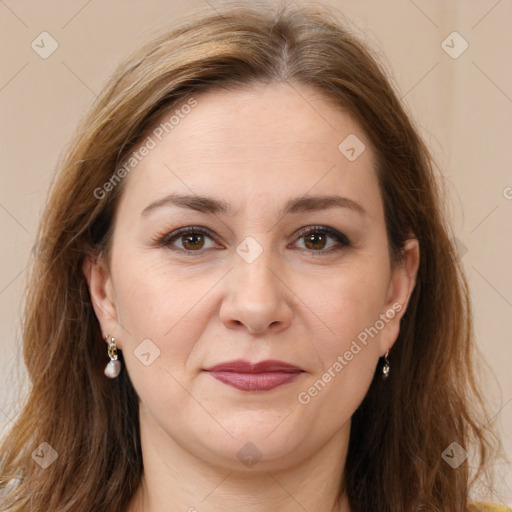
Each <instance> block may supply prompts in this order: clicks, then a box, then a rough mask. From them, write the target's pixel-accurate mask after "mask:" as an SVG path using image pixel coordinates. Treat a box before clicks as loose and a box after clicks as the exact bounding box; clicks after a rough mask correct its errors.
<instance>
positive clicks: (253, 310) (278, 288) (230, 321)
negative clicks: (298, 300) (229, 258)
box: [220, 252, 292, 335]
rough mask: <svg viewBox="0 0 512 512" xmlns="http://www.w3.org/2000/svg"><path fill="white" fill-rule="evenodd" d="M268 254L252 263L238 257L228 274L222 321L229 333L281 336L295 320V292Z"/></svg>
mask: <svg viewBox="0 0 512 512" xmlns="http://www.w3.org/2000/svg"><path fill="white" fill-rule="evenodd" d="M264 255H265V252H263V254H262V255H260V256H259V257H258V259H257V260H256V261H254V262H252V263H247V262H246V261H244V260H243V259H242V258H239V257H238V256H236V257H235V262H234V267H235V268H234V269H233V270H232V271H231V272H230V273H229V274H228V276H227V279H229V282H228V290H227V292H226V296H225V298H224V300H223V302H222V305H221V308H220V319H221V321H222V322H223V323H224V325H225V326H226V327H227V328H228V329H238V330H247V331H248V332H249V333H250V334H263V335H264V334H270V333H273V334H275V333H278V332H280V331H282V330H284V329H286V328H287V327H289V325H290V323H291V319H292V309H291V303H290V299H291V296H292V294H291V292H290V291H289V289H288V288H287V286H286V285H285V284H284V283H283V282H282V281H281V279H280V278H279V277H278V276H279V274H280V272H279V270H278V269H274V268H271V263H272V262H271V261H270V258H267V257H265V256H264Z"/></svg>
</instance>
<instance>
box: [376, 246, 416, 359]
mask: <svg viewBox="0 0 512 512" xmlns="http://www.w3.org/2000/svg"><path fill="white" fill-rule="evenodd" d="M402 254H403V256H402V259H401V261H399V262H398V263H396V265H395V266H394V268H393V270H392V273H391V278H390V281H389V287H388V294H387V299H386V304H385V307H384V310H383V311H382V313H383V314H384V315H385V316H386V318H383V317H382V315H381V318H383V319H384V320H385V322H386V326H385V329H383V330H382V331H381V336H380V338H379V351H380V355H381V356H383V355H384V354H385V353H386V352H387V351H388V350H390V349H391V347H392V346H393V344H394V343H395V341H396V340H397V338H398V334H399V333H400V320H401V318H402V316H403V315H404V313H405V311H406V309H407V305H408V303H409V299H410V298H411V294H412V292H413V290H414V287H415V286H416V277H417V274H418V268H419V265H420V246H419V242H418V240H417V239H416V238H410V239H409V240H407V241H406V242H405V244H404V248H403V251H402Z"/></svg>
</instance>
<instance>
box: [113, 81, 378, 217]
mask: <svg viewBox="0 0 512 512" xmlns="http://www.w3.org/2000/svg"><path fill="white" fill-rule="evenodd" d="M191 100H192V101H191ZM187 105H188V106H187ZM146 141H147V142H149V143H148V144H147V145H148V146H151V149H150V150H149V151H148V152H147V154H146V156H144V157H143V158H140V161H139V162H138V163H137V165H136V166H135V168H134V170H133V171H132V172H130V174H129V175H128V177H127V178H125V179H126V181H127V182H128V183H125V186H126V189H125V192H124V194H123V195H124V196H125V197H124V198H123V199H122V202H126V201H131V202H135V203H137V202H138V203H140V204H138V205H137V207H139V206H141V207H142V208H143V207H144V205H142V201H144V202H146V203H147V202H148V200H149V201H151V200H153V201H154V200H157V199H158V198H159V196H161V195H163V193H164V192H167V193H169V192H173V191H175V190H177V189H179V191H181V192H186V193H189V194H190V193H197V194H205V193H212V194H215V195H217V196H224V197H225V196H229V197H230V199H228V200H229V202H231V203H235V204H234V206H235V207H237V206H239V207H241V206H243V204H244V202H246V201H248V200H250V199H251V198H254V197H256V196H261V195H263V194H265V195H267V196H272V197H273V200H276V201H279V200H281V199H282V200H283V201H285V200H286V199H287V198H288V197H289V196H290V195H295V196H296V195H304V194H307V193H309V191H311V192H310V193H316V192H318V193H319V194H326V193H332V192H333V191H334V189H339V190H338V191H339V192H343V193H345V192H346V194H344V195H348V194H353V195H354V196H359V199H361V196H363V195H366V196H367V197H366V199H367V200H370V199H373V201H374V202H375V201H377V202H378V201H379V195H380V194H379V191H378V185H377V181H376V176H375V173H374V170H373V162H374V157H373V150H372V148H371V142H370V141H369V139H368V137H367V136H366V134H365V133H364V132H363V131H362V129H361V127H360V125H359V124H358V122H357V121H356V120H355V119H354V118H353V116H352V115H351V114H350V113H348V112H346V111H344V110H343V109H341V108H340V107H339V106H337V105H335V104H334V102H333V101H332V100H330V99H328V98H327V97H326V96H325V95H323V94H322V93H321V92H318V91H317V90H315V89H312V88H309V87H306V86H300V85H293V86H291V85H289V84H287V83H274V84H270V85H264V84H258V85H254V86H251V87H247V88H244V89H235V90H210V91H207V92H201V93H200V94H198V95H196V96H191V97H190V98H188V100H185V101H183V102H181V103H180V104H178V105H176V106H174V107H173V108H172V109H171V110H170V111H168V112H166V113H165V114H163V115H162V117H161V118H160V119H159V121H158V122H157V123H156V124H155V126H154V128H153V129H152V130H151V131H150V132H149V139H146ZM347 141H348V142H347ZM347 150H348V152H347ZM354 156H355V157H356V158H354ZM281 196H282V197H281ZM141 198H143V199H141ZM354 199H355V198H354ZM236 203H238V204H236ZM377 206H378V204H377Z"/></svg>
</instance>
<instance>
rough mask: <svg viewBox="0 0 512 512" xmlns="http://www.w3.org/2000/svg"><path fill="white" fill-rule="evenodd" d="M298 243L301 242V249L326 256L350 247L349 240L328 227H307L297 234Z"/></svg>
mask: <svg viewBox="0 0 512 512" xmlns="http://www.w3.org/2000/svg"><path fill="white" fill-rule="evenodd" d="M298 235H299V241H303V246H302V247H300V248H301V249H304V250H307V251H308V252H310V253H312V254H315V253H318V254H328V253H331V252H333V251H336V250H339V249H342V248H343V247H348V246H350V245H351V244H350V240H349V239H348V238H347V237H346V236H345V235H344V234H343V233H340V232H339V231H336V230H335V229H333V228H330V227H328V226H309V227H306V228H304V229H301V230H300V232H299V233H298Z"/></svg>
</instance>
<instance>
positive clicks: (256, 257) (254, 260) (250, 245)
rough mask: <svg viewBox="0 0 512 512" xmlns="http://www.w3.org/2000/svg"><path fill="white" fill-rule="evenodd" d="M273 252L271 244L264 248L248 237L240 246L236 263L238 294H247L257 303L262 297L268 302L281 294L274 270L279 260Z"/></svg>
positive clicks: (268, 243)
mask: <svg viewBox="0 0 512 512" xmlns="http://www.w3.org/2000/svg"><path fill="white" fill-rule="evenodd" d="M260 240H261V237H260ZM272 250H273V249H272V247H271V246H270V242H267V243H265V246H263V245H262V244H260V243H259V242H258V241H257V240H256V239H255V238H253V237H247V238H246V239H245V240H244V241H243V242H242V243H240V244H239V245H238V247H237V249H236V253H237V257H236V258H235V262H234V265H235V274H236V278H237V283H236V284H237V288H238V290H237V292H238V293H240V292H244V293H247V295H248V297H253V298H254V300H255V301H256V300H258V298H261V297H260V296H265V295H266V296H268V297H267V300H268V299H269V298H270V297H271V296H274V295H277V294H279V293H280V290H278V289H277V288H278V287H279V283H278V280H277V279H276V276H275V273H276V270H275V269H274V268H273V267H275V266H276V261H277V260H276V257H275V255H274V254H273V253H272Z"/></svg>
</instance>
